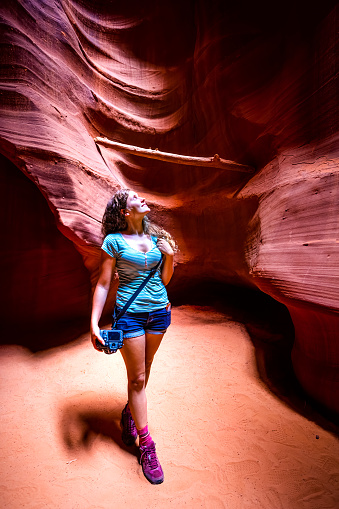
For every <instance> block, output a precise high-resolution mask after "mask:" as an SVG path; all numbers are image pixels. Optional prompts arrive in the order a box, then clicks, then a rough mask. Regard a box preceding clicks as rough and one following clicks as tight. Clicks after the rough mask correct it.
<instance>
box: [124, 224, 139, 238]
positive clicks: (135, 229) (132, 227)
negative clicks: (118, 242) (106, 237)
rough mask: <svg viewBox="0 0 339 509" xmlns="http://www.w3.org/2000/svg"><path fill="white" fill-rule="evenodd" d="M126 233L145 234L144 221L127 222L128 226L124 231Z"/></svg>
mask: <svg viewBox="0 0 339 509" xmlns="http://www.w3.org/2000/svg"><path fill="white" fill-rule="evenodd" d="M122 233H124V234H125V235H138V236H142V235H144V228H143V225H142V221H141V222H140V221H135V222H134V221H132V222H128V223H127V228H126V229H125V230H123V231H122Z"/></svg>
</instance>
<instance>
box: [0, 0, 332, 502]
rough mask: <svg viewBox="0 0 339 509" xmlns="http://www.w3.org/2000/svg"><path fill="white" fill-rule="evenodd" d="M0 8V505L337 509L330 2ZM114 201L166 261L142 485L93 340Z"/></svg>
mask: <svg viewBox="0 0 339 509" xmlns="http://www.w3.org/2000/svg"><path fill="white" fill-rule="evenodd" d="M0 12H1V39H0V44H1V51H0V59H1V78H0V81H1V87H0V88H1V90H0V108H1V124H0V154H1V155H0V161H1V171H0V175H1V190H0V192H1V211H2V230H3V239H4V242H3V243H2V249H1V259H2V267H3V270H2V278H3V285H2V288H3V290H2V292H1V311H2V317H1V318H2V320H1V321H2V326H3V327H2V335H1V347H0V363H1V457H2V461H1V483H0V484H1V507H4V508H11V509H14V508H15V509H16V508H21V507H27V508H34V509H35V508H38V507H48V508H67V509H70V508H72V509H73V508H81V509H87V508H96V509H99V508H111V507H116V508H122V507H135V506H138V507H140V508H167V507H192V508H196V507H199V508H200V507H203V508H213V509H214V508H230V509H243V508H246V509H247V508H248V509H252V508H260V509H262V508H263V509H273V508H274V509H332V508H333V509H334V508H337V507H338V506H339V459H338V458H339V454H338V453H339V445H338V431H339V428H338V415H339V340H338V338H339V318H338V309H339V256H338V217H339V214H338V212H339V191H338V189H339V187H338V182H339V177H338V175H339V172H338V152H339V141H338V118H339V115H338V83H337V73H338V54H339V53H338V20H339V8H338V5H337V4H336V2H330V1H328V0H325V1H323V2H317V3H316V5H313V4H310V3H307V2H305V1H303V0H301V1H300V2H292V1H291V0H287V1H285V2H284V3H282V2H281V3H272V2H267V1H263V2H259V3H254V2H241V1H240V2H228V1H224V0H210V1H207V0H187V1H185V2H183V1H181V2H178V1H177V0H175V1H172V2H167V3H166V2H156V1H154V0H153V1H147V0H146V1H144V2H136V1H131V2H121V1H110V0H96V1H95V2H94V1H93V0H8V1H6V2H3V3H2V5H1V8H0ZM97 137H105V138H108V139H110V140H114V141H117V142H120V143H124V144H128V145H133V146H137V147H143V148H146V149H148V148H152V149H153V150H155V149H157V150H158V151H159V152H160V151H163V152H168V153H171V154H183V155H189V156H192V157H210V158H213V156H214V154H218V155H219V156H220V157H221V158H223V159H226V160H229V161H234V162H235V163H238V164H241V165H244V166H246V167H248V168H249V169H250V170H251V171H249V172H241V171H237V170H235V169H234V168H229V169H221V168H216V167H209V166H206V167H202V166H197V165H194V164H192V165H190V166H184V165H181V164H177V163H170V162H166V161H161V160H157V159H148V158H144V157H139V156H137V155H135V154H134V155H133V154H131V153H125V152H121V151H119V150H116V149H113V148H109V147H108V146H105V145H103V144H99V143H96V142H95V138H97ZM121 187H126V188H131V189H133V190H135V191H137V192H138V193H139V194H140V195H142V196H144V197H145V198H146V200H147V202H148V203H149V205H150V208H151V212H150V214H149V216H150V218H151V219H154V221H155V222H157V223H159V224H161V225H162V226H163V227H165V228H166V229H167V230H168V231H169V232H170V233H171V234H172V235H173V236H174V237H175V239H176V241H177V243H178V247H179V250H178V252H177V253H176V257H175V273H174V276H173V279H172V281H171V282H170V284H169V286H168V293H169V297H170V299H171V301H172V304H173V319H172V325H171V327H170V328H169V330H168V332H167V334H166V336H165V338H164V340H163V343H162V345H161V348H160V349H159V352H158V353H157V356H156V359H155V362H154V367H153V368H152V377H151V379H150V386H149V389H148V402H149V425H150V428H151V432H152V436H153V437H154V440H155V442H156V444H157V451H158V454H159V458H160V460H161V463H162V466H163V469H164V473H165V481H164V483H163V484H162V485H160V486H151V485H150V484H149V483H148V482H147V481H146V480H145V478H144V477H143V475H142V472H141V470H140V467H139V465H138V461H137V456H136V448H135V449H133V448H127V447H125V446H124V445H123V443H122V441H121V436H120V427H119V420H120V413H121V410H122V407H123V405H124V404H125V398H126V396H125V394H126V375H125V371H124V366H123V362H122V358H121V355H120V353H117V354H115V355H114V356H105V355H104V354H101V353H98V352H96V351H95V350H94V349H93V347H92V346H91V344H90V341H89V332H88V328H89V315H90V306H91V293H92V289H93V286H94V285H95V283H96V280H97V277H98V265H99V258H100V246H101V242H102V238H101V218H102V215H103V212H104V209H105V205H106V203H107V201H108V199H109V198H110V197H111V195H112V194H113V193H114V192H115V191H116V190H117V189H118V188H121ZM116 287H117V281H116V280H114V281H113V283H112V289H111V292H110V297H109V300H108V302H107V305H106V307H105V313H104V318H103V320H102V325H107V326H108V325H109V312H110V309H111V308H112V306H113V304H114V300H115V291H116Z"/></svg>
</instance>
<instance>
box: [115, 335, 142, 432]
mask: <svg viewBox="0 0 339 509" xmlns="http://www.w3.org/2000/svg"><path fill="white" fill-rule="evenodd" d="M120 352H121V355H122V357H123V359H124V361H125V365H126V370H127V380H128V402H129V407H130V410H131V414H132V417H133V419H134V422H135V425H136V427H137V429H142V428H144V427H145V426H146V425H147V399H146V391H145V387H146V385H145V382H146V373H145V336H138V337H136V338H128V339H125V342H124V346H123V347H122V349H121V350H120Z"/></svg>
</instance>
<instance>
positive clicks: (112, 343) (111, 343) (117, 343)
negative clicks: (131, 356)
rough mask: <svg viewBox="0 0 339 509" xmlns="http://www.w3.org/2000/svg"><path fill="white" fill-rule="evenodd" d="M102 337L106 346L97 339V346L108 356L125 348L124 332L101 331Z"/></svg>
mask: <svg viewBox="0 0 339 509" xmlns="http://www.w3.org/2000/svg"><path fill="white" fill-rule="evenodd" d="M100 336H101V337H102V339H103V340H104V341H105V344H104V345H103V344H102V343H100V341H98V340H97V339H96V340H95V345H96V347H97V348H98V349H99V350H102V351H103V352H105V353H107V354H111V353H115V352H116V351H117V350H118V349H119V348H122V347H123V346H124V340H123V332H122V330H118V329H113V330H112V329H109V330H106V329H100Z"/></svg>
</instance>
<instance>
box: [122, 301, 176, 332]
mask: <svg viewBox="0 0 339 509" xmlns="http://www.w3.org/2000/svg"><path fill="white" fill-rule="evenodd" d="M121 309H122V308H119V307H117V306H116V307H115V309H114V315H113V319H114V316H115V315H117V314H118V313H119V312H120V311H121ZM170 323H171V304H167V306H166V307H165V308H162V309H157V310H156V311H149V312H147V313H129V312H128V311H126V313H124V314H123V316H122V317H121V318H119V320H118V321H117V322H116V325H115V328H116V329H119V330H122V331H123V333H124V338H125V339H127V338H136V337H137V336H143V335H144V334H145V332H147V333H148V334H163V333H164V332H166V329H167V327H169V325H170Z"/></svg>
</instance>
